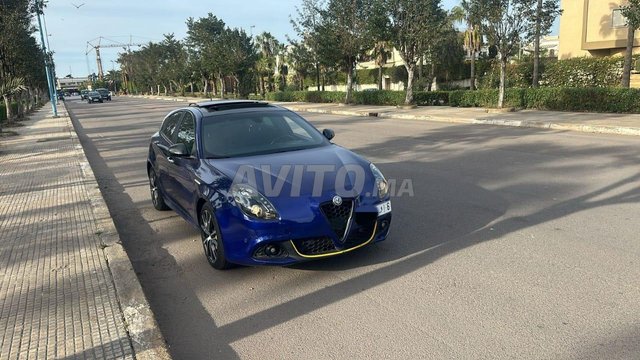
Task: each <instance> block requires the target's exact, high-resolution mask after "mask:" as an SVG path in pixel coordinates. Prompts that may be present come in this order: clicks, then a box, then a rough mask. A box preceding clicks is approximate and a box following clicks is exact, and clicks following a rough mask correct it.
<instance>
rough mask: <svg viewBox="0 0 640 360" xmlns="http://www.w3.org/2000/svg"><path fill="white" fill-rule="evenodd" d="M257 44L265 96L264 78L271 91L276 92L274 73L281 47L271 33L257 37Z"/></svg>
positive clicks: (264, 33)
mask: <svg viewBox="0 0 640 360" xmlns="http://www.w3.org/2000/svg"><path fill="white" fill-rule="evenodd" d="M256 43H257V44H258V50H259V53H260V58H259V60H258V69H259V71H260V81H261V82H262V85H261V86H262V92H263V94H264V91H265V85H264V76H266V77H267V83H268V87H269V91H274V88H273V73H274V72H275V57H276V55H277V52H278V48H279V46H280V42H279V41H278V40H277V39H276V38H275V37H273V35H271V33H268V32H266V31H265V32H263V33H262V34H260V35H258V36H256Z"/></svg>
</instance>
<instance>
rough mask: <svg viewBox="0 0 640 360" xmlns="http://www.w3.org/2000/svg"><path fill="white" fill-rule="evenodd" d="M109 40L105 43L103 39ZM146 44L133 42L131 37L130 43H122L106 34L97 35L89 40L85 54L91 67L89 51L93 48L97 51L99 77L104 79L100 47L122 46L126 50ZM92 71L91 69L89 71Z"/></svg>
mask: <svg viewBox="0 0 640 360" xmlns="http://www.w3.org/2000/svg"><path fill="white" fill-rule="evenodd" d="M103 40H106V41H109V42H110V43H109V44H103V43H102V41H103ZM144 45H145V44H140V43H133V41H132V40H131V37H130V38H129V43H126V44H125V43H121V42H119V41H115V40H111V39H109V38H106V37H104V36H100V37H97V38H95V39H93V40H90V41H87V51H86V52H85V55H86V56H87V67H89V53H90V52H91V50H95V51H96V64H97V65H98V79H100V80H102V78H103V77H104V71H103V70H102V58H100V49H101V48H117V47H121V48H122V49H124V50H130V49H131V47H132V46H144ZM89 72H90V71H89Z"/></svg>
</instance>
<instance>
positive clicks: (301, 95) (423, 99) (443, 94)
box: [253, 90, 449, 106]
mask: <svg viewBox="0 0 640 360" xmlns="http://www.w3.org/2000/svg"><path fill="white" fill-rule="evenodd" d="M253 98H256V97H253ZM404 98H405V92H404V91H390V90H375V91H354V92H353V97H352V101H353V103H354V104H357V105H388V106H396V105H402V104H404ZM344 99H345V93H344V92H342V91H289V92H272V93H267V94H266V100H269V101H284V102H290V101H300V102H312V103H343V102H344ZM414 99H415V102H416V104H417V105H421V106H423V105H447V104H448V103H449V92H447V91H430V92H426V91H418V92H414Z"/></svg>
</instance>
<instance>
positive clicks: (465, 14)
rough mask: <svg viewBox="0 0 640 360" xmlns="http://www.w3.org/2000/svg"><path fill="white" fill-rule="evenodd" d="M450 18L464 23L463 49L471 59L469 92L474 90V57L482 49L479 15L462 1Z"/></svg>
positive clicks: (454, 8) (465, 0) (467, 1)
mask: <svg viewBox="0 0 640 360" xmlns="http://www.w3.org/2000/svg"><path fill="white" fill-rule="evenodd" d="M450 16H451V18H452V19H453V20H455V21H459V22H465V23H466V25H467V29H466V30H465V32H464V49H465V50H466V51H467V55H468V56H469V58H470V59H471V74H470V75H471V76H470V77H471V86H470V88H471V90H475V88H476V69H475V65H476V55H477V54H478V52H479V51H480V49H481V47H482V35H481V34H480V31H479V26H478V24H479V22H480V21H479V19H478V17H479V15H478V12H477V11H476V9H475V5H474V4H473V3H472V1H469V0H462V2H461V3H460V6H454V7H453V9H451V13H450Z"/></svg>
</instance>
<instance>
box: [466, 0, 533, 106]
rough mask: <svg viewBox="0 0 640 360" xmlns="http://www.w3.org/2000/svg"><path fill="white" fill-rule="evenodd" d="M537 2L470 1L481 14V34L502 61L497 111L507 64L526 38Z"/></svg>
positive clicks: (510, 0) (502, 95)
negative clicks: (485, 37)
mask: <svg viewBox="0 0 640 360" xmlns="http://www.w3.org/2000/svg"><path fill="white" fill-rule="evenodd" d="M535 1H536V0H470V2H471V3H472V4H473V6H474V7H475V6H477V9H478V11H479V13H480V14H483V17H482V20H481V26H482V33H483V34H485V35H486V36H487V39H488V40H489V43H490V44H491V45H494V46H495V47H496V49H497V50H498V55H499V57H500V59H499V63H500V86H499V91H498V107H499V108H502V107H503V105H504V92H505V87H506V76H507V63H508V61H509V56H511V55H513V53H514V50H515V49H516V48H517V46H518V45H519V44H520V42H521V40H522V38H523V37H525V36H526V34H527V31H528V29H530V28H531V19H533V15H532V8H533V6H532V5H533V3H534V2H535Z"/></svg>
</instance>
